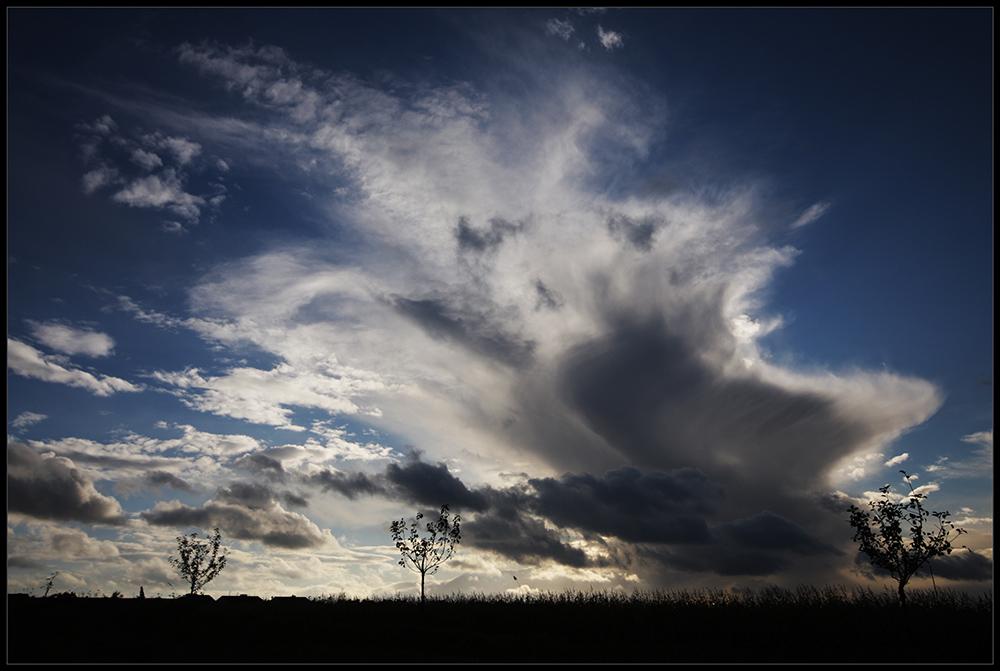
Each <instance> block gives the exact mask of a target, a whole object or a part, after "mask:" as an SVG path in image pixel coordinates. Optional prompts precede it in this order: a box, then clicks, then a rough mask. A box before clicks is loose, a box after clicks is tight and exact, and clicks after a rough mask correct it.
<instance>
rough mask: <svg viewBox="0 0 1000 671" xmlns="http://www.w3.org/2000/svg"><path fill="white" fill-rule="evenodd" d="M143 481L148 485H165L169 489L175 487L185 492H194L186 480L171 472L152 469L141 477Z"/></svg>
mask: <svg viewBox="0 0 1000 671" xmlns="http://www.w3.org/2000/svg"><path fill="white" fill-rule="evenodd" d="M143 482H144V483H145V484H146V485H148V486H150V487H156V488H160V487H167V488H169V489H175V490H177V491H179V492H187V493H189V494H192V493H194V488H193V487H192V486H191V485H189V484H188V483H187V482H186V481H184V480H183V479H182V478H179V477H177V476H176V475H174V474H173V473H167V472H166V471H153V472H151V473H147V474H146V476H145V477H144V478H143Z"/></svg>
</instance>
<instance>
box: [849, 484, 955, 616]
mask: <svg viewBox="0 0 1000 671" xmlns="http://www.w3.org/2000/svg"><path fill="white" fill-rule="evenodd" d="M900 473H902V474H903V477H904V478H905V479H906V484H907V485H909V487H910V496H909V497H908V498H907V500H906V502H905V503H904V502H895V501H893V500H892V499H891V498H890V496H889V489H890V485H886V486H884V487H881V488H879V491H880V492H882V498H881V499H880V500H878V501H869V502H868V505H869V507H870V508H871V511H870V512H869V511H867V510H862V509H860V508H858V507H857V506H853V505H852V506H851V507H850V508H849V509H848V512H849V513H850V514H851V520H850V521H851V526H852V527H854V529H855V534H854V538H853V539H852V540H854V541H855V542H857V543H859V544H860V548H859V549H860V551H861V552H863V553H864V554H865V555H867V556H868V560H869V561H870V562H871V564H872V566H876V567H878V568H881V569H884V570H886V571H888V572H889V575H891V576H892V577H893V578H894V579H895V580H896V582H897V583H898V584H899V604H900V605H901V606H905V605H906V592H905V591H904V589H903V588H905V587H906V583H908V582H909V581H910V578H912V577H913V575H914V574H915V573H916V572H917V571H918V570H920V568H921V567H923V566H924V565H925V564H927V563H928V562H929V561H930V560H931V559H933V558H934V557H938V556H940V555H943V554H951V549H952V548H951V541H952V540H954V539H955V538H958V536H960V535H962V534H964V533H965V530H964V529H956V528H955V525H954V524H952V523H951V522H949V521H948V515H949V513H948V512H947V511H945V512H941V513H939V512H936V511H935V512H927V510H925V509H924V507H923V504H921V501H922V500H923V499H925V498H927V497H926V496H925V495H924V494H919V493H917V492H916V491H915V490H914V489H913V485H912V484H911V483H910V478H911V477H912V476H910V475H907V474H906V471H900ZM931 517H935V518H937V520H938V527H937V529H936V530H935V531H933V532H932V533H927V532H925V530H924V522H927V521H928V520H929V519H930V518H931ZM904 524H905V525H908V527H909V537H907V536H906V535H905V534H904V531H903V525H904ZM953 533H954V536H952V534H953Z"/></svg>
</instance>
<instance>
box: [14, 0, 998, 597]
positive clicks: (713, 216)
mask: <svg viewBox="0 0 1000 671" xmlns="http://www.w3.org/2000/svg"><path fill="white" fill-rule="evenodd" d="M8 25H9V30H8V33H9V35H8V101H9V102H8V166H9V171H8V208H7V211H8V226H7V242H8V264H7V269H8V270H7V276H8V296H7V304H8V312H7V315H8V317H7V329H8V349H7V362H8V376H7V386H8V401H7V432H8V590H9V591H23V590H30V589H32V588H34V589H35V590H36V591H37V590H38V588H39V586H40V585H41V584H42V583H43V582H44V580H45V577H46V576H47V575H50V574H51V573H52V572H53V571H59V572H60V574H59V577H58V582H57V588H60V589H73V590H76V591H78V592H86V591H90V592H97V591H101V592H103V593H111V592H112V591H114V590H120V591H122V592H123V593H125V594H134V593H138V591H139V587H140V586H143V587H144V589H145V593H146V594H147V595H153V594H156V593H162V594H164V595H167V594H170V593H173V592H175V591H179V590H180V587H179V585H180V584H181V583H180V581H179V579H178V577H177V576H175V575H174V574H173V573H172V571H171V569H170V567H169V565H168V564H167V562H166V557H167V556H168V555H169V554H170V553H171V551H172V549H173V547H174V542H173V538H174V536H176V535H178V534H180V533H189V532H191V531H198V532H199V533H202V534H203V533H204V532H207V531H209V530H210V529H212V528H213V527H219V528H220V530H221V532H222V535H223V538H224V539H225V542H226V543H227V545H228V546H229V547H230V548H231V551H232V555H231V559H230V564H229V567H228V568H227V569H226V571H225V572H224V573H223V574H222V575H221V576H220V577H219V578H217V579H216V580H215V581H214V582H213V583H211V584H210V585H209V587H208V590H207V591H208V592H209V593H210V594H216V595H220V594H226V593H255V594H259V595H261V596H271V595H283V594H299V595H321V594H338V593H341V592H344V593H347V594H352V595H360V596H365V595H370V594H395V593H413V592H414V590H415V589H416V582H415V580H414V575H413V574H410V573H408V572H406V571H405V570H403V569H402V568H400V567H399V566H398V565H397V564H396V557H394V554H395V552H396V551H395V548H394V547H393V546H392V544H391V542H390V538H389V533H388V524H389V522H390V521H391V520H394V519H399V518H401V517H409V516H411V515H412V514H414V513H415V512H417V511H426V512H431V511H434V510H436V509H437V508H438V507H440V505H441V504H445V503H447V504H449V505H450V506H451V509H452V510H453V511H455V512H458V513H459V514H460V515H461V516H462V519H463V541H462V544H461V546H460V551H459V553H458V555H457V556H456V557H455V558H454V559H453V560H452V561H451V562H450V563H449V564H448V565H447V566H446V567H445V568H443V569H442V570H441V572H440V573H439V574H438V575H437V576H435V577H434V579H433V581H432V583H431V585H430V588H429V589H430V591H431V593H439V594H450V593H455V592H504V591H510V590H517V591H527V592H531V591H547V590H561V589H565V588H570V589H589V588H591V587H593V588H599V589H626V590H632V589H635V588H638V589H656V588H664V589H673V588H679V589H697V588H700V587H722V588H728V587H733V588H742V587H759V586H764V585H772V584H778V585H788V586H795V585H798V584H802V583H811V584H816V585H825V584H851V585H853V584H858V585H872V586H876V587H877V586H879V585H881V584H884V582H885V581H884V579H882V578H878V577H875V578H873V577H872V576H871V575H870V572H868V571H867V570H866V568H865V566H864V565H863V564H858V563H857V562H856V552H855V550H854V548H853V546H852V543H851V540H850V537H851V530H850V528H849V526H848V524H847V515H846V512H845V510H846V508H847V507H848V506H849V505H850V504H851V503H853V502H859V501H865V500H868V499H870V498H872V497H873V496H874V495H875V493H877V490H878V488H879V487H880V486H882V485H884V484H892V485H893V488H894V489H893V490H894V491H896V492H900V493H901V492H902V491H903V490H904V487H905V485H904V483H903V482H902V480H901V475H900V474H899V470H900V469H905V470H906V471H907V472H908V473H911V474H914V475H915V479H914V480H913V482H914V484H915V486H918V487H920V488H921V490H920V491H922V492H925V493H927V494H928V497H929V498H928V505H929V506H930V507H931V508H933V509H935V510H949V511H951V513H952V518H953V519H954V520H956V521H958V522H959V523H960V524H961V526H963V527H964V528H965V529H966V530H967V531H968V535H966V536H963V537H962V544H964V545H967V546H968V548H969V549H968V550H966V549H963V550H961V551H959V552H957V553H956V554H954V555H953V556H951V557H950V558H949V559H948V560H947V561H946V562H943V563H941V564H940V566H939V567H938V568H936V570H935V576H936V577H937V578H939V579H940V582H941V583H946V584H947V585H948V586H951V587H957V588H962V589H982V588H985V587H989V586H990V585H991V580H992V546H993V538H992V508H993V498H992V485H993V480H992V466H993V438H992V431H993V414H992V407H993V392H992V375H993V349H992V342H993V313H992V305H993V295H992V280H993V278H992V273H993V256H992V250H993V245H992V243H993V227H992V216H993V211H992V193H993V190H992V184H993V163H992V150H993V135H992V132H993V116H992V111H993V108H992V99H993V88H992V81H993V80H992V39H993V34H992V10H991V9H957V10H943V9H893V10H856V9H836V10H834V9H829V10H804V9H803V10H774V9H771V10H763V9H748V10H734V9H702V10H696V9H684V10H676V9H655V10H638V9H630V10H600V11H598V10H581V11H571V10H568V9H535V10H508V9H503V10H499V9H498V10H480V9H467V10H425V9H421V10H401V9H381V10H342V9H326V10H305V9H289V10H276V9H272V10H261V9H243V10H195V9H159V10H152V9H150V10H147V9H142V10H109V9H103V10H95V9H81V10H65V9H63V10H53V9H45V10H27V9H14V10H8ZM515 573H516V575H517V576H518V581H517V583H516V584H515V583H514V581H513V580H512V579H511V575H513V574H515ZM918 584H920V583H919V582H918Z"/></svg>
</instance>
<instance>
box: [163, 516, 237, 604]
mask: <svg viewBox="0 0 1000 671" xmlns="http://www.w3.org/2000/svg"><path fill="white" fill-rule="evenodd" d="M214 532H215V533H214V535H213V536H211V537H209V538H206V539H205V540H203V541H202V540H198V533H197V532H194V533H192V534H191V535H190V536H186V535H185V536H178V537H177V554H178V555H179V556H178V557H169V558H168V560H167V561H169V562H170V565H171V566H173V567H174V568H175V569H177V572H178V573H180V574H181V576H182V577H183V578H184V580H185V581H187V582H188V583H189V584H190V585H191V592H190V593H191V594H197V593H198V592H199V591H200V590H201V589H202V588H203V587H204V586H205V585H207V584H208V583H209V582H211V581H212V580H213V579H214V578H215V577H216V576H217V575H219V573H221V572H222V569H224V568H225V567H226V552H227V550H226V549H225V548H221V549H220V546H221V545H222V535H221V534H220V533H219V529H218V528H215V529H214ZM210 554H211V556H209V555H210ZM206 562H207V563H206Z"/></svg>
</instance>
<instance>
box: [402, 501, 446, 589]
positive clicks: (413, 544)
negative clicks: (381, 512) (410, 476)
mask: <svg viewBox="0 0 1000 671" xmlns="http://www.w3.org/2000/svg"><path fill="white" fill-rule="evenodd" d="M422 518H423V514H422V513H417V516H416V519H415V520H413V521H412V522H411V523H410V531H409V534H406V521H405V520H399V521H397V522H393V523H392V524H391V525H390V526H389V531H390V532H391V533H392V540H394V541H396V549H398V550H399V552H400V554H401V555H402V559H400V560H399V565H400V566H405V567H407V568H409V569H410V570H411V571H416V572H417V573H419V574H420V603H424V580H425V578H426V576H427V575H428V574H430V575H434V574H435V573H437V570H438V567H439V566H441V564H443V563H444V562H446V561H448V560H449V559H451V556H452V554H454V552H455V545H457V544H458V543H459V542H460V541H461V540H462V534H461V532H460V525H461V522H462V518H461V517H459V516H458V515H455V518H454V520H452V519H450V513H449V512H448V506H447V504H446V505H443V506H441V514H440V515H439V516H438V519H437V521H436V522H426V523H425V524H424V527H425V528H426V530H427V534H428V536H427V537H426V538H423V537H421V536H420V530H419V524H420V520H421V519H422Z"/></svg>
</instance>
